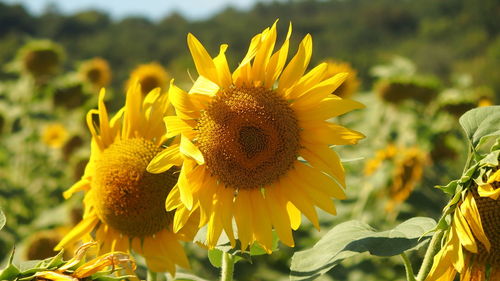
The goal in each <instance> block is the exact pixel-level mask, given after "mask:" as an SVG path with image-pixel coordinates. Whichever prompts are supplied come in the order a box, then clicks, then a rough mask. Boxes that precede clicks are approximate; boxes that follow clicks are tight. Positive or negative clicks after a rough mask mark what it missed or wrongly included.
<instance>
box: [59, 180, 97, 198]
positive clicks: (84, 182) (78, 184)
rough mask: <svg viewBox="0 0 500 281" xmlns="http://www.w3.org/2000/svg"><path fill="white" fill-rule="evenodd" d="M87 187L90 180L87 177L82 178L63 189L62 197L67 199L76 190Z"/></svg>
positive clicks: (86, 188) (88, 187)
mask: <svg viewBox="0 0 500 281" xmlns="http://www.w3.org/2000/svg"><path fill="white" fill-rule="evenodd" d="M89 189H90V181H89V180H87V179H82V180H79V181H77V182H76V183H75V184H73V185H72V186H71V187H70V188H69V189H68V190H66V191H64V193H63V196H64V199H68V198H70V197H71V196H72V195H73V194H74V193H76V192H79V191H83V190H89Z"/></svg>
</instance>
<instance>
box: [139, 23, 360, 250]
mask: <svg viewBox="0 0 500 281" xmlns="http://www.w3.org/2000/svg"><path fill="white" fill-rule="evenodd" d="M276 35H277V34H276V24H274V25H273V26H272V27H271V28H267V29H265V30H264V31H263V32H262V33H260V34H257V35H256V36H255V37H254V38H253V39H252V41H251V43H250V47H249V50H248V52H247V54H246V56H245V57H244V58H243V60H242V61H241V63H240V65H239V66H238V68H237V69H236V70H235V71H234V72H233V73H231V72H230V71H229V67H228V63H227V60H226V55H225V52H226V49H227V47H228V46H227V45H221V47H220V52H219V54H218V55H217V56H216V57H215V58H212V57H210V55H209V54H208V53H207V51H206V50H205V48H204V47H203V45H202V44H201V43H200V42H199V41H198V40H197V39H196V38H195V37H194V36H193V35H192V34H189V35H188V46H189V49H190V51H191V54H192V56H193V59H194V62H195V65H196V69H197V71H198V73H199V77H198V79H197V80H196V82H195V83H194V85H193V87H192V88H191V90H190V91H189V93H187V92H184V91H183V90H181V89H179V88H178V87H176V86H174V85H171V87H170V91H169V96H170V98H171V101H172V105H173V106H174V107H175V109H176V114H177V116H168V117H166V118H165V121H166V125H167V128H168V131H167V137H173V136H176V135H178V134H181V136H182V138H181V141H180V144H179V145H175V146H171V147H170V148H168V149H166V150H164V151H163V152H161V153H160V154H158V156H157V157H155V158H154V159H153V160H152V161H151V163H150V165H149V166H148V170H149V171H151V172H154V173H161V172H164V171H165V170H167V169H170V167H171V166H172V165H179V164H180V163H183V166H182V170H181V172H180V175H179V182H178V184H177V186H176V187H174V188H173V189H172V191H171V192H170V194H169V196H168V199H167V202H166V206H167V209H168V210H172V209H174V208H177V207H178V208H179V209H177V211H176V214H175V218H174V231H177V230H178V229H179V228H181V227H182V226H183V225H184V224H185V221H186V220H187V219H188V217H189V216H190V215H191V214H193V212H195V211H196V210H198V209H199V210H200V213H201V221H200V226H203V225H206V224H207V225H208V232H207V244H208V246H209V247H213V246H214V245H216V243H217V241H218V239H219V237H220V235H221V233H222V230H224V231H225V232H226V234H227V235H228V237H229V239H230V241H231V243H232V245H233V246H234V245H235V237H234V233H235V232H236V231H233V226H232V221H233V218H234V219H235V222H236V226H237V229H238V231H237V232H238V238H239V240H240V242H241V245H242V248H243V249H244V248H246V247H247V246H248V245H249V244H250V243H253V242H254V241H257V242H258V243H259V244H260V245H261V246H263V248H264V249H266V251H268V252H270V251H271V244H272V232H271V230H272V228H273V227H274V229H276V232H277V234H278V235H279V237H280V239H281V240H282V241H283V242H284V243H285V244H287V245H290V246H293V245H294V241H293V237H292V232H291V228H292V229H297V228H298V227H299V225H300V223H301V212H302V213H304V214H305V216H306V217H308V218H309V220H310V221H311V222H312V223H313V224H314V226H316V227H317V228H319V223H318V217H317V214H316V210H315V208H314V207H315V206H318V207H320V208H322V209H324V210H326V211H327V212H330V213H332V214H335V213H336V210H335V206H334V204H333V201H332V198H340V199H343V198H345V193H344V186H345V180H344V170H343V167H342V164H341V162H340V159H339V157H338V155H337V153H336V152H335V151H333V150H332V149H330V145H332V144H333V145H343V144H355V143H357V142H358V140H359V139H361V138H363V135H362V134H360V133H358V132H355V131H352V130H349V129H346V128H344V127H342V126H339V125H337V124H334V123H331V122H327V121H326V120H327V119H330V118H331V117H334V116H338V115H341V114H344V113H346V112H349V111H351V110H353V109H357V108H362V107H363V105H362V104H360V103H358V102H355V101H352V100H347V99H341V98H339V97H337V96H335V95H331V93H332V92H333V91H335V89H336V88H338V87H339V86H340V85H341V84H342V82H343V81H344V80H345V79H346V77H347V74H345V73H341V74H337V75H335V76H333V77H325V75H324V74H325V71H326V68H327V64H326V63H323V64H321V65H319V66H317V67H315V68H314V69H312V70H311V71H309V72H308V73H307V74H305V75H304V72H305V70H306V68H307V65H308V64H309V60H310V58H311V53H312V40H311V36H310V35H306V36H305V38H304V39H303V40H302V42H301V43H300V46H299V49H298V51H297V54H296V55H295V56H294V57H293V58H292V60H291V61H290V62H289V63H288V65H287V66H285V62H286V60H287V54H288V46H289V38H290V35H291V28H290V29H289V31H288V34H287V36H286V39H285V41H284V43H283V45H282V46H281V48H280V49H279V50H278V51H277V52H275V53H274V54H273V49H274V45H275V42H276ZM299 156H301V157H303V158H304V159H305V160H307V161H308V163H307V164H306V163H303V162H302V161H300V160H299V159H298V157H299Z"/></svg>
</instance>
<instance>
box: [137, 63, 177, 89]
mask: <svg viewBox="0 0 500 281" xmlns="http://www.w3.org/2000/svg"><path fill="white" fill-rule="evenodd" d="M169 79H170V78H169V75H168V73H167V71H166V70H165V68H163V66H161V65H160V64H159V63H156V62H152V63H148V64H141V65H139V66H137V67H136V68H135V69H134V70H133V71H132V73H131V74H130V78H129V80H128V81H127V88H129V87H130V86H132V85H134V83H136V81H138V82H139V84H140V85H141V89H142V95H144V96H145V95H147V94H148V93H149V92H150V91H151V90H153V89H156V88H161V89H163V90H166V89H167V85H168V81H169Z"/></svg>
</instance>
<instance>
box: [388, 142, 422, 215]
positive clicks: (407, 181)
mask: <svg viewBox="0 0 500 281" xmlns="http://www.w3.org/2000/svg"><path fill="white" fill-rule="evenodd" d="M427 163H428V158H427V154H426V153H425V152H424V151H422V150H421V149H419V148H417V147H411V148H406V149H400V150H399V155H398V157H397V159H395V162H394V164H395V168H394V174H393V179H392V184H391V186H390V188H389V202H388V204H387V206H386V209H388V210H392V209H393V208H394V206H395V205H396V204H400V203H401V202H403V201H405V200H406V199H407V198H408V196H410V193H411V192H412V191H413V189H414V188H415V186H416V185H417V184H418V183H419V182H420V180H421V178H422V175H423V172H424V167H425V165H426V164H427Z"/></svg>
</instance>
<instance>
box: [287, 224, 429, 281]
mask: <svg viewBox="0 0 500 281" xmlns="http://www.w3.org/2000/svg"><path fill="white" fill-rule="evenodd" d="M435 225H436V222H435V221H434V220H433V219H430V218H423V217H416V218H412V219H409V220H407V221H405V222H403V223H401V224H400V225H398V226H396V227H395V228H394V229H391V230H387V231H382V232H376V231H374V230H373V228H371V227H370V226H369V225H367V224H365V223H362V222H360V221H348V222H345V223H341V224H339V225H337V226H335V227H334V228H333V229H331V230H330V231H329V232H328V233H327V234H326V235H325V236H323V238H321V240H319V241H318V243H316V245H314V247H313V248H311V249H309V250H305V251H301V252H297V253H295V254H294V255H293V258H292V265H291V267H290V269H291V274H290V279H291V280H314V279H315V278H317V277H318V276H320V275H322V274H324V273H326V272H327V271H329V270H330V269H332V268H333V267H335V266H336V265H338V264H339V263H340V262H341V261H342V260H344V259H347V258H350V257H353V256H355V255H358V254H361V253H364V252H369V253H370V254H371V255H375V256H381V257H389V256H394V255H399V254H401V253H403V252H405V251H407V250H411V249H414V248H415V247H417V246H419V245H421V244H422V243H424V242H425V241H426V240H427V239H428V238H430V236H428V235H426V233H427V232H428V231H429V230H431V229H433V228H434V226H435Z"/></svg>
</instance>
